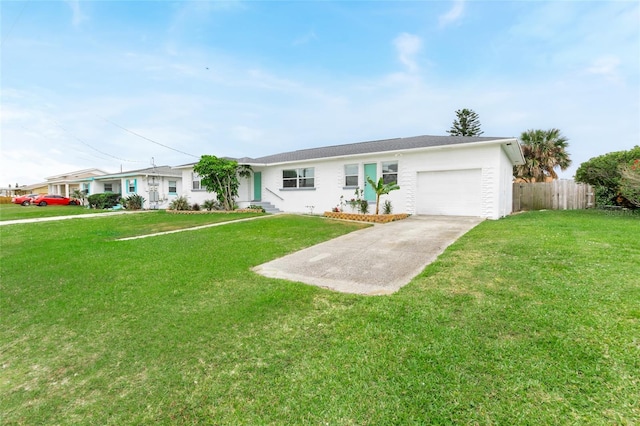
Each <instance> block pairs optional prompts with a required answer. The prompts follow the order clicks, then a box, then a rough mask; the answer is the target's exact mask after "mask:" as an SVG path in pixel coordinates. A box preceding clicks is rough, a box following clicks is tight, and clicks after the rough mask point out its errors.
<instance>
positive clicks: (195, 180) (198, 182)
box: [191, 172, 202, 191]
mask: <svg viewBox="0 0 640 426" xmlns="http://www.w3.org/2000/svg"><path fill="white" fill-rule="evenodd" d="M191 189H192V190H193V191H201V190H202V178H201V177H200V175H199V174H197V173H196V172H193V173H191Z"/></svg>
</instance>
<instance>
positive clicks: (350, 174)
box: [344, 164, 360, 188]
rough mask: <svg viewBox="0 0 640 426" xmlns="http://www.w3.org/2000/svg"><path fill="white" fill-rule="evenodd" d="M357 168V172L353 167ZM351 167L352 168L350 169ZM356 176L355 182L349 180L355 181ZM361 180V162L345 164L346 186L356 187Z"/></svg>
mask: <svg viewBox="0 0 640 426" xmlns="http://www.w3.org/2000/svg"><path fill="white" fill-rule="evenodd" d="M354 168H355V173H353V169H354ZM349 169H351V170H349ZM354 177H355V183H349V180H351V181H352V182H353V178H354ZM349 178H351V179H349ZM359 182H360V165H359V164H345V165H344V187H345V188H356V187H357V186H358V183H359Z"/></svg>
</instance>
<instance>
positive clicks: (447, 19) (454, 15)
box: [438, 0, 464, 28]
mask: <svg viewBox="0 0 640 426" xmlns="http://www.w3.org/2000/svg"><path fill="white" fill-rule="evenodd" d="M463 13H464V0H454V2H453V6H452V7H451V9H449V11H448V12H447V13H445V14H442V15H440V16H439V17H438V24H439V25H440V27H441V28H442V27H446V26H447V25H450V24H453V23H455V22H456V21H458V20H460V19H461V18H462V14H463Z"/></svg>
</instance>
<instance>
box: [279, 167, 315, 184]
mask: <svg viewBox="0 0 640 426" xmlns="http://www.w3.org/2000/svg"><path fill="white" fill-rule="evenodd" d="M314 186H315V180H314V169H313V167H309V168H306V169H290V170H283V171H282V187H283V188H313V187H314Z"/></svg>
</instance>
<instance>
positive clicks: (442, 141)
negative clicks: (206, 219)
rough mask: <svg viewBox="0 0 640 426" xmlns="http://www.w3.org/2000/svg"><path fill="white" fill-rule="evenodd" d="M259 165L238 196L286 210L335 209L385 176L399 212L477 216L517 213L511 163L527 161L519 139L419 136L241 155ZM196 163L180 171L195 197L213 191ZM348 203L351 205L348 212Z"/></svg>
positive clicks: (371, 197)
mask: <svg viewBox="0 0 640 426" xmlns="http://www.w3.org/2000/svg"><path fill="white" fill-rule="evenodd" d="M238 162H239V163H242V164H248V165H250V166H251V167H252V168H253V174H252V177H251V178H248V179H242V180H241V183H240V188H239V197H238V203H239V205H240V206H241V207H244V206H246V205H248V204H251V203H257V202H269V203H271V204H273V205H274V206H275V207H277V208H278V209H280V210H282V211H285V212H298V213H309V212H311V211H313V212H315V213H319V212H323V211H328V210H331V209H332V208H333V207H336V206H337V205H338V204H339V202H340V197H341V196H343V197H344V199H345V200H349V199H351V198H353V197H354V192H355V189H356V188H358V187H359V188H364V197H365V199H367V200H369V201H370V202H375V193H374V192H373V191H372V189H371V188H370V186H369V185H368V184H367V183H366V177H371V178H372V179H373V180H374V181H377V179H378V178H380V177H382V178H383V179H384V181H385V182H396V183H397V184H398V185H399V186H400V189H399V190H396V191H392V192H391V193H389V194H388V195H385V196H384V197H383V200H387V199H388V200H390V201H391V203H392V205H393V211H394V212H396V213H410V214H422V215H457V216H479V217H484V218H489V219H498V218H500V217H503V216H506V215H508V214H509V213H511V208H512V186H511V185H512V181H513V166H514V165H518V164H523V163H524V158H523V156H522V151H521V149H520V144H519V143H518V140H517V139H515V138H491V137H464V136H415V137H408V138H396V139H387V140H379V141H370V142H360V143H352V144H346V145H336V146H328V147H321V148H311V149H303V150H299V151H292V152H285V153H282V154H276V155H270V156H266V157H260V158H241V159H238ZM194 164H195V163H193V164H185V165H182V166H178V167H175V168H176V169H178V170H181V171H182V179H183V182H185V185H184V194H183V195H186V196H187V197H188V199H189V202H190V203H194V202H198V203H201V202H202V201H204V200H205V199H210V198H215V195H214V194H211V193H208V192H207V191H206V190H204V189H203V188H202V187H201V185H200V178H199V177H198V176H197V175H196V174H195V173H194V172H193V166H194ZM348 210H349V209H348V207H347V211H348Z"/></svg>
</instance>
